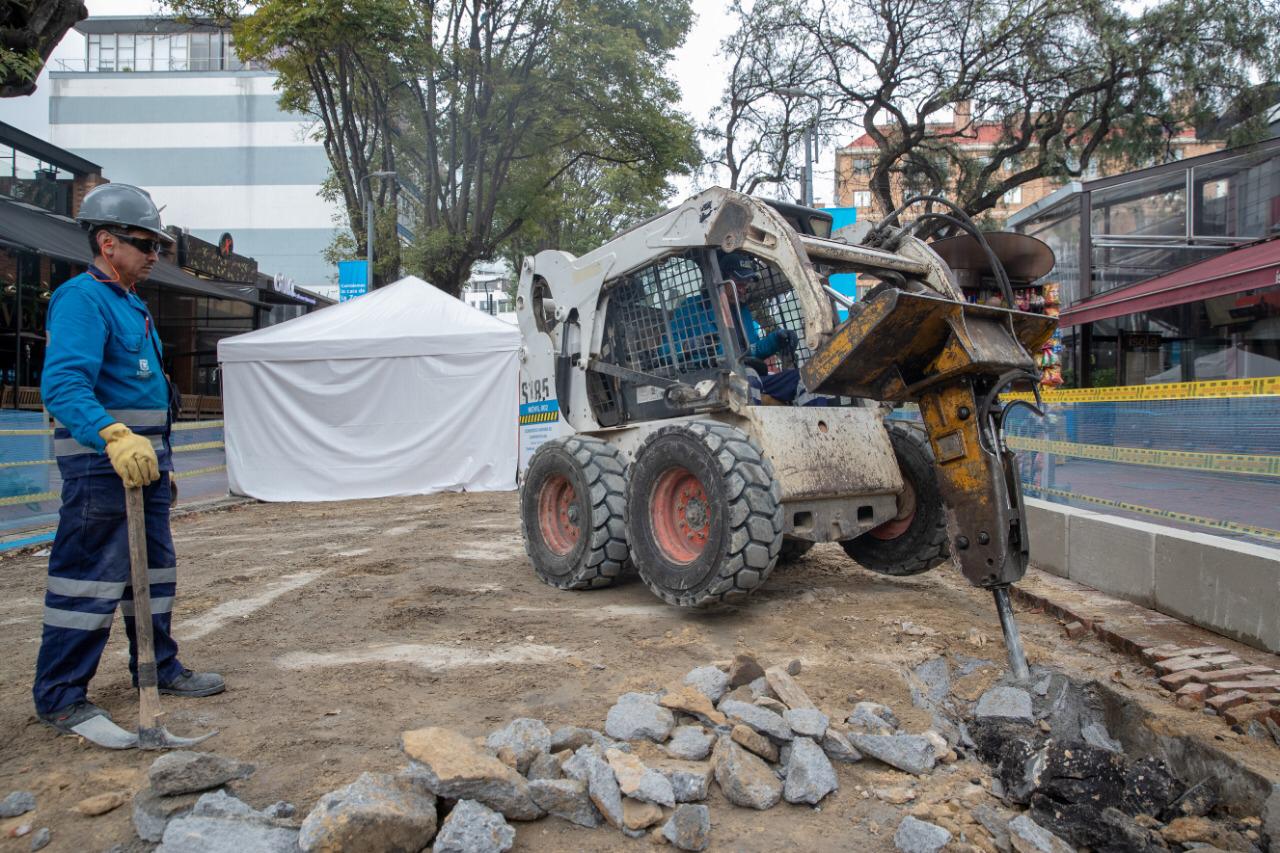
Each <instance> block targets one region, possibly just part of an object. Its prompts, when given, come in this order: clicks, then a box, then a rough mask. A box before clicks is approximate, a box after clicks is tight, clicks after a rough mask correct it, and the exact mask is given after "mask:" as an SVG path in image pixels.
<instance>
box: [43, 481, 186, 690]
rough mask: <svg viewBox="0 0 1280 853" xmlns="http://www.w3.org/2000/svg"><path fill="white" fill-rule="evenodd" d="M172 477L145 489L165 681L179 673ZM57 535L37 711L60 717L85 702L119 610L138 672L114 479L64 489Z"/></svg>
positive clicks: (120, 502) (124, 534) (120, 498)
mask: <svg viewBox="0 0 1280 853" xmlns="http://www.w3.org/2000/svg"><path fill="white" fill-rule="evenodd" d="M169 494H170V493H169V476H168V474H167V473H164V474H161V476H160V479H159V480H158V481H156V482H155V483H152V484H151V485H150V486H147V487H145V488H144V489H143V500H144V503H145V505H146V528H147V562H148V564H149V565H150V566H151V568H150V569H149V571H148V575H149V577H148V580H149V585H150V594H151V607H152V620H151V621H152V626H153V628H154V634H155V649H156V663H157V667H158V671H159V677H160V683H162V684H165V683H168V682H170V681H172V680H173V679H174V678H176V677H177V676H178V675H179V674H180V673H181V672H182V666H181V664H179V663H178V659H177V652H178V649H177V644H176V643H175V642H174V641H173V638H172V636H171V635H170V630H169V629H170V623H171V620H172V614H171V611H172V610H173V599H174V593H175V588H176V585H177V572H178V570H177V568H176V566H177V560H176V557H175V554H174V551H173V540H172V538H171V536H170V534H169ZM62 501H63V502H62V508H61V510H59V515H58V532H57V534H56V536H55V538H54V543H53V549H52V551H51V553H50V555H49V579H48V585H47V588H46V591H45V610H44V629H43V633H42V636H41V643H40V653H39V656H38V657H37V660H36V679H35V685H34V688H33V694H34V698H35V703H36V710H37V711H39V712H41V713H50V712H52V711H57V710H60V709H62V708H65V707H66V706H68V705H70V704H72V703H73V702H77V701H81V700H83V699H84V698H85V696H86V689H87V687H88V684H89V680H90V679H91V678H93V675H94V673H95V672H96V671H97V668H98V661H99V659H100V658H101V656H102V650H103V648H104V647H105V646H106V643H107V637H108V636H109V634H110V629H111V620H112V617H113V615H114V614H115V610H116V607H117V605H119V606H120V608H121V611H122V615H123V616H124V622H125V631H126V633H127V634H128V636H129V641H130V642H129V668H130V671H131V672H136V665H137V663H136V656H135V650H134V643H133V636H134V631H133V628H134V624H133V605H132V595H133V591H132V588H131V586H130V583H129V533H128V525H127V523H126V520H125V513H124V486H123V484H122V483H121V482H120V478H119V477H117V476H115V475H114V474H107V475H91V476H84V477H75V478H72V479H70V480H67V481H66V482H64V483H63V488H62Z"/></svg>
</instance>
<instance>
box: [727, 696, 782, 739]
mask: <svg viewBox="0 0 1280 853" xmlns="http://www.w3.org/2000/svg"><path fill="white" fill-rule="evenodd" d="M720 710H721V712H722V713H724V715H725V716H726V717H728V718H729V719H730V720H733V721H734V722H738V723H742V724H744V725H747V726H750V727H751V728H753V729H755V730H756V731H757V732H759V733H760V734H762V735H765V736H767V737H769V738H770V739H772V740H773V741H774V742H775V743H786V742H787V741H789V740H791V738H792V737H794V735H793V734H792V732H791V727H790V726H788V725H787V722H786V720H784V719H782V717H781V716H779V715H778V714H775V713H774V712H773V711H770V710H768V709H767V708H761V707H760V706H759V705H748V704H747V703H746V702H735V701H733V700H729V701H725V702H721V703H720Z"/></svg>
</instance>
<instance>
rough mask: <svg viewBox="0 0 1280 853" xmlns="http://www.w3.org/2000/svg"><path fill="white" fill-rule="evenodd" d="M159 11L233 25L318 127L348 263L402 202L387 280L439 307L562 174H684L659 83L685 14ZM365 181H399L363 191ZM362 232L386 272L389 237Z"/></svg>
mask: <svg viewBox="0 0 1280 853" xmlns="http://www.w3.org/2000/svg"><path fill="white" fill-rule="evenodd" d="M173 5H174V6H175V7H176V8H178V9H180V10H181V11H184V12H187V13H189V14H199V15H203V16H214V17H220V18H223V19H229V20H234V21H235V22H236V23H235V29H234V33H235V38H236V42H237V45H238V47H239V49H240V50H241V51H242V53H243V54H244V55H245V56H246V57H248V58H254V59H260V60H262V61H265V62H268V63H269V64H270V65H271V67H272V68H274V69H275V70H276V71H277V72H279V74H280V83H279V85H280V89H281V93H282V99H283V101H284V105H285V106H286V107H290V108H294V109H302V110H305V111H307V112H309V113H311V114H313V115H315V116H316V117H317V118H318V119H319V131H318V132H319V133H320V134H321V136H322V139H323V140H324V144H325V150H326V152H327V153H328V155H329V161H330V165H331V166H332V169H333V177H332V180H331V183H330V186H331V191H332V192H333V193H334V194H335V197H336V198H339V199H341V201H342V202H343V205H344V207H345V210H346V213H347V218H348V222H349V223H350V225H351V230H352V235H351V236H352V240H353V241H354V243H355V245H356V246H358V247H359V248H360V249H361V250H362V251H363V248H364V216H365V214H364V210H363V208H364V202H365V201H366V200H367V199H368V197H369V193H377V194H378V195H377V196H376V198H375V201H376V204H375V206H376V207H377V208H378V209H379V210H382V209H386V208H394V207H395V204H394V203H395V202H401V203H403V204H404V205H406V206H407V208H408V209H411V210H413V214H414V215H413V218H414V220H415V222H414V226H415V227H414V228H413V231H414V239H413V241H412V243H411V244H410V245H408V246H406V247H405V248H404V250H403V253H402V255H401V256H400V262H399V264H398V265H399V266H402V267H403V268H405V269H407V270H409V271H412V272H415V273H417V274H419V275H422V276H423V277H424V278H426V279H427V280H428V281H431V282H433V283H434V284H436V285H437V286H439V287H441V288H442V289H444V290H446V291H448V292H450V293H453V294H457V293H458V292H459V291H460V290H461V288H462V286H463V284H464V283H465V282H466V280H467V276H468V274H469V272H470V269H471V266H472V264H474V263H475V262H476V261H477V260H481V259H486V258H491V257H495V256H498V255H499V254H501V253H502V251H503V248H504V247H505V246H506V245H507V244H508V243H511V242H512V241H520V240H525V241H531V240H534V239H536V238H535V237H534V236H533V235H537V234H539V233H541V232H542V231H544V230H545V229H546V227H547V225H546V223H545V222H544V221H543V220H542V218H541V217H543V216H544V215H546V214H547V212H548V211H555V212H557V213H562V212H563V204H564V203H565V202H566V200H567V199H570V198H572V197H574V196H575V193H571V192H568V191H567V189H566V187H567V186H568V181H569V180H570V176H572V175H573V174H575V173H580V172H581V171H582V170H592V169H594V170H598V171H599V172H601V173H603V172H606V171H608V170H611V169H615V168H617V169H625V170H628V171H629V172H630V173H631V174H632V175H634V176H635V180H636V182H637V186H641V185H643V186H650V187H652V186H655V185H659V186H660V185H661V182H662V181H663V180H664V179H665V177H666V176H667V175H668V174H669V173H671V172H673V171H683V170H688V169H690V168H692V166H693V164H694V163H695V162H696V159H697V149H696V146H695V145H694V142H693V132H692V128H691V127H690V125H689V123H688V122H687V120H686V119H685V118H684V117H683V116H681V115H680V114H679V113H678V112H676V111H675V110H674V109H673V108H672V107H671V104H673V103H675V102H676V100H677V91H676V89H675V86H674V85H673V84H672V82H671V81H670V80H669V79H667V77H666V75H665V70H664V68H665V65H666V63H667V61H668V60H669V58H670V54H671V51H672V50H673V49H674V48H675V47H676V46H677V45H678V44H680V42H681V41H682V40H683V38H684V35H685V33H686V32H687V30H688V27H689V23H690V12H689V5H688V0H645V2H640V3H636V2H633V0H481V2H469V0H440V2H421V0H262V2H259V3H257V4H256V5H255V6H253V7H252V9H247V8H244V7H242V6H241V5H240V4H239V3H236V2H232V0H174V3H173ZM375 171H394V172H396V174H397V176H398V180H396V181H390V180H380V179H374V180H371V181H363V180H362V178H363V177H364V176H365V175H368V174H370V173H371V172H375ZM371 185H372V186H371ZM397 194H398V195H397ZM406 196H409V197H410V198H405V197H406ZM379 232H380V234H381V235H383V236H382V238H381V239H380V241H379V244H378V247H377V248H378V252H379V253H381V254H382V256H383V257H384V258H386V257H388V255H387V253H386V249H384V247H383V241H385V242H386V243H388V244H393V245H394V244H395V243H397V240H396V239H395V237H394V228H393V227H390V228H385V229H384V228H383V227H382V226H381V225H380V226H379ZM384 270H387V268H386V267H384V266H383V265H381V264H380V265H379V271H380V272H382V271H384Z"/></svg>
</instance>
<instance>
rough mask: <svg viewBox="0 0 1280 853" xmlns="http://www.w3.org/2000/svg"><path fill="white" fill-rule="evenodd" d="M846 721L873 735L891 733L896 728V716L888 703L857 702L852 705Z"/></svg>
mask: <svg viewBox="0 0 1280 853" xmlns="http://www.w3.org/2000/svg"><path fill="white" fill-rule="evenodd" d="M846 722H847V723H848V724H849V725H851V726H854V727H855V728H858V729H861V730H862V731H865V732H866V733H867V734H873V735H891V734H893V733H894V732H895V731H897V729H898V718H897V716H895V715H894V713H893V711H892V710H891V709H890V708H889V706H888V705H881V704H880V703H879V702H859V703H858V704H857V705H854V706H853V711H852V712H851V713H850V714H849V718H848V719H847V720H846Z"/></svg>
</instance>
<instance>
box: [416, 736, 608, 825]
mask: <svg viewBox="0 0 1280 853" xmlns="http://www.w3.org/2000/svg"><path fill="white" fill-rule="evenodd" d="M401 740H402V743H403V747H404V751H405V754H407V755H408V756H409V757H410V758H411V759H413V761H412V763H410V765H409V767H410V771H411V773H412V774H413V775H414V776H418V777H421V778H422V781H423V782H424V783H425V785H426V786H427V788H429V789H430V790H432V791H434V792H435V793H436V795H437V796H440V797H444V798H446V799H450V800H478V801H479V802H481V803H484V804H485V805H488V806H490V807H491V808H494V809H497V810H498V811H500V812H502V814H504V815H506V816H507V817H509V818H511V819H512V820H536V819H537V818H539V817H541V816H542V812H541V811H540V810H539V809H538V807H537V805H535V804H534V802H533V800H532V799H530V798H529V783H528V781H527V780H526V779H525V778H524V777H523V776H521V775H520V774H519V773H517V772H516V771H515V770H514V769H512V768H510V767H508V766H507V765H505V764H503V763H502V762H501V761H499V760H498V759H496V758H493V757H492V756H489V755H487V754H485V753H483V752H481V751H480V749H479V748H478V747H476V745H475V743H474V742H473V741H472V740H471V738H468V737H464V736H462V735H460V734H458V733H457V732H454V731H450V730H449V729H441V728H434V727H431V728H425V729H418V730H416V731H411V732H405V733H404V734H403V735H401ZM584 749H585V747H584Z"/></svg>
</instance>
